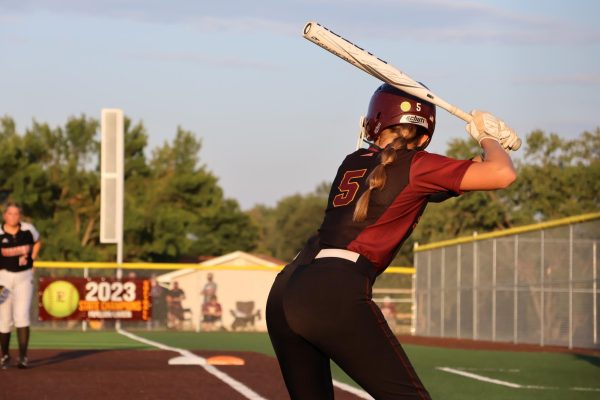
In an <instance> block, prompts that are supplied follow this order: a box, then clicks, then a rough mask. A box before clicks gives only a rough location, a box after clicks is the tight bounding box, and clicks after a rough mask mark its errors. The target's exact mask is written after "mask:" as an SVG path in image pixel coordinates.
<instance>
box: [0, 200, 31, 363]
mask: <svg viewBox="0 0 600 400" xmlns="http://www.w3.org/2000/svg"><path fill="white" fill-rule="evenodd" d="M3 216H4V224H2V226H1V227H0V285H2V286H4V290H8V296H7V297H6V299H5V300H4V302H3V303H2V304H0V350H1V352H2V354H1V358H0V366H1V367H2V369H6V368H8V367H9V366H10V364H11V358H10V354H9V351H8V349H9V344H10V332H11V330H12V325H14V326H15V328H17V339H18V342H19V361H18V364H17V366H18V367H19V368H27V367H28V361H27V346H28V345H29V324H30V321H29V310H30V308H31V296H32V294H33V260H35V259H36V258H37V255H38V252H39V251H40V247H41V244H40V234H39V233H38V231H37V230H36V229H35V227H34V226H33V225H32V224H29V223H26V222H21V210H20V209H19V207H18V206H17V205H16V204H14V203H9V204H8V205H7V206H6V210H5V211H4V215H3Z"/></svg>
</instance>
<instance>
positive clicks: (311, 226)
mask: <svg viewBox="0 0 600 400" xmlns="http://www.w3.org/2000/svg"><path fill="white" fill-rule="evenodd" d="M330 186H331V185H330V184H327V183H322V184H320V185H318V186H317V188H316V189H315V190H314V191H313V192H312V193H308V194H305V195H301V194H295V195H292V196H286V197H284V198H283V199H281V200H279V201H278V202H277V205H276V206H275V207H273V208H268V207H266V206H264V205H259V206H256V207H254V208H253V209H252V210H250V211H249V215H250V216H252V218H253V219H254V222H255V223H256V224H257V225H259V226H260V227H261V233H260V234H261V241H260V243H259V245H258V247H259V248H260V249H261V250H262V251H263V252H266V253H268V254H270V255H272V256H274V257H277V258H280V259H282V260H285V261H289V260H291V259H292V258H293V257H294V256H295V255H296V253H298V251H300V249H301V248H302V246H304V243H305V242H306V240H307V239H308V238H309V237H310V236H312V235H313V234H314V233H315V232H316V231H317V229H318V228H319V226H320V225H321V222H322V221H323V216H324V212H325V207H326V206H327V196H328V195H329V187H330Z"/></svg>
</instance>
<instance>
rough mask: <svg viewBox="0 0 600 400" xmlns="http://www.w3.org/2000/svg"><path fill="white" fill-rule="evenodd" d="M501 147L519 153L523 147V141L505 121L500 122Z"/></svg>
mask: <svg viewBox="0 0 600 400" xmlns="http://www.w3.org/2000/svg"><path fill="white" fill-rule="evenodd" d="M498 136H499V138H500V139H499V142H500V145H501V146H502V147H503V148H504V149H505V150H513V151H517V150H518V149H519V147H521V139H519V136H518V135H517V132H515V131H514V130H513V129H511V128H509V127H508V126H507V125H506V124H505V123H504V122H503V121H500V133H499V135H498Z"/></svg>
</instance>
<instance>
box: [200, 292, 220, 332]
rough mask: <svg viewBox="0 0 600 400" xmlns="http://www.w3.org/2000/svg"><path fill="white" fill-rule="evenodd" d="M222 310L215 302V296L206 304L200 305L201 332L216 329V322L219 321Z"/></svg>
mask: <svg viewBox="0 0 600 400" xmlns="http://www.w3.org/2000/svg"><path fill="white" fill-rule="evenodd" d="M222 316H223V309H222V307H221V303H219V302H218V300H217V295H216V294H213V295H212V296H211V297H210V300H209V301H208V302H207V303H204V304H202V330H203V331H214V330H216V329H217V322H219V321H221V317H222Z"/></svg>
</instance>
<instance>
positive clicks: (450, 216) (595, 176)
mask: <svg viewBox="0 0 600 400" xmlns="http://www.w3.org/2000/svg"><path fill="white" fill-rule="evenodd" d="M98 128H99V124H98V121H97V120H95V119H93V118H89V117H86V116H85V115H81V116H78V117H72V118H69V119H68V121H67V122H66V124H65V125H64V126H60V127H50V126H49V125H48V124H47V123H39V122H35V121H34V122H33V124H32V126H31V127H30V128H28V129H27V130H26V131H25V132H23V133H18V132H17V130H16V126H15V123H14V120H13V119H12V118H10V117H8V116H5V117H3V118H0V171H2V173H1V174H0V200H3V201H7V200H10V201H15V202H17V203H19V204H20V205H21V206H22V209H23V214H24V216H25V217H26V218H27V219H31V220H32V222H34V223H35V225H36V227H37V228H38V230H39V231H40V233H41V235H42V237H43V240H44V246H43V250H42V253H41V257H42V259H45V260H56V261H109V260H114V255H115V249H114V246H112V245H101V244H100V243H99V218H100V172H99V150H100V146H99V139H98ZM525 142H526V143H525V145H524V149H523V150H521V151H520V152H519V153H517V154H520V155H518V156H517V157H518V158H517V160H516V161H515V164H516V168H517V171H518V179H517V181H516V182H515V183H514V184H513V185H512V186H511V187H510V188H508V189H505V190H501V191H493V192H474V193H467V194H465V195H463V196H460V197H457V198H452V199H450V200H448V201H445V202H443V203H439V204H430V205H429V206H428V207H427V210H426V211H425V213H424V215H423V217H422V218H421V221H420V223H419V225H418V227H417V229H416V230H415V232H414V233H413V235H412V237H411V238H410V239H409V240H408V242H407V243H405V245H404V246H403V248H402V250H401V252H400V253H399V255H398V257H397V258H396V260H395V261H394V263H395V264H396V265H410V264H411V263H412V255H411V254H412V245H413V244H414V242H415V241H418V242H419V243H428V242H431V241H436V240H443V239H448V238H454V237H456V236H462V235H470V234H472V233H473V232H474V231H477V232H489V231H492V230H498V229H504V228H510V227H513V226H518V225H523V224H527V223H533V222H539V221H544V220H549V219H554V218H560V217H565V216H570V215H577V214H581V213H585V212H590V211H597V210H599V209H600V204H599V203H600V200H599V196H598V195H597V194H598V193H599V192H600V128H598V129H596V130H595V131H594V132H583V133H582V134H580V135H579V136H578V137H577V138H574V139H566V138H562V137H560V136H558V135H556V134H553V133H551V134H547V133H544V132H542V131H534V132H531V133H530V134H528V135H527V136H526V140H525ZM147 147H148V133H147V131H146V128H145V127H144V125H143V123H142V122H138V123H136V124H133V123H132V121H131V120H130V119H128V118H126V119H125V205H124V207H125V221H124V251H125V253H124V259H125V260H126V261H150V262H178V261H195V260H197V259H198V257H199V256H218V255H222V254H225V253H228V252H231V251H235V250H243V251H251V252H254V253H259V254H265V255H270V256H273V257H277V258H280V259H282V260H284V261H287V260H290V259H291V258H293V256H294V255H295V254H296V253H297V252H298V250H299V249H300V248H301V247H302V245H303V244H304V242H305V240H306V239H307V238H308V237H309V236H310V235H311V234H312V233H314V232H315V231H316V229H317V228H318V227H319V225H320V223H321V220H322V218H323V211H324V208H325V205H326V202H327V196H328V193H329V187H330V184H328V183H321V184H320V185H318V186H317V187H316V188H315V190H314V191H313V192H311V193H307V194H294V195H290V196H286V197H283V198H282V199H280V200H279V201H278V202H277V203H276V204H275V205H274V206H267V205H256V206H254V207H253V208H251V209H250V210H246V211H243V210H241V208H240V206H239V204H238V202H237V201H236V200H234V199H229V198H226V197H225V196H224V194H223V190H222V188H221V187H220V186H219V182H218V178H217V177H216V176H215V175H214V174H213V173H212V172H211V171H210V170H209V169H208V168H207V166H206V165H204V164H202V163H201V159H200V152H201V149H202V141H201V139H200V138H198V137H197V136H196V135H195V134H194V133H193V132H190V131H187V130H185V129H183V128H181V127H180V128H178V129H177V131H176V133H175V135H174V138H173V140H172V141H171V142H165V143H164V144H163V145H162V146H159V147H157V148H155V149H152V150H151V151H150V152H148V149H147ZM478 151H479V149H478V146H477V145H476V144H474V143H473V142H472V141H470V140H467V139H464V140H462V139H454V140H452V141H451V142H450V143H449V145H448V150H447V155H448V156H451V157H456V158H471V157H472V156H473V155H474V154H477V152H478ZM148 153H149V154H150V156H147V154H148Z"/></svg>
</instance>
